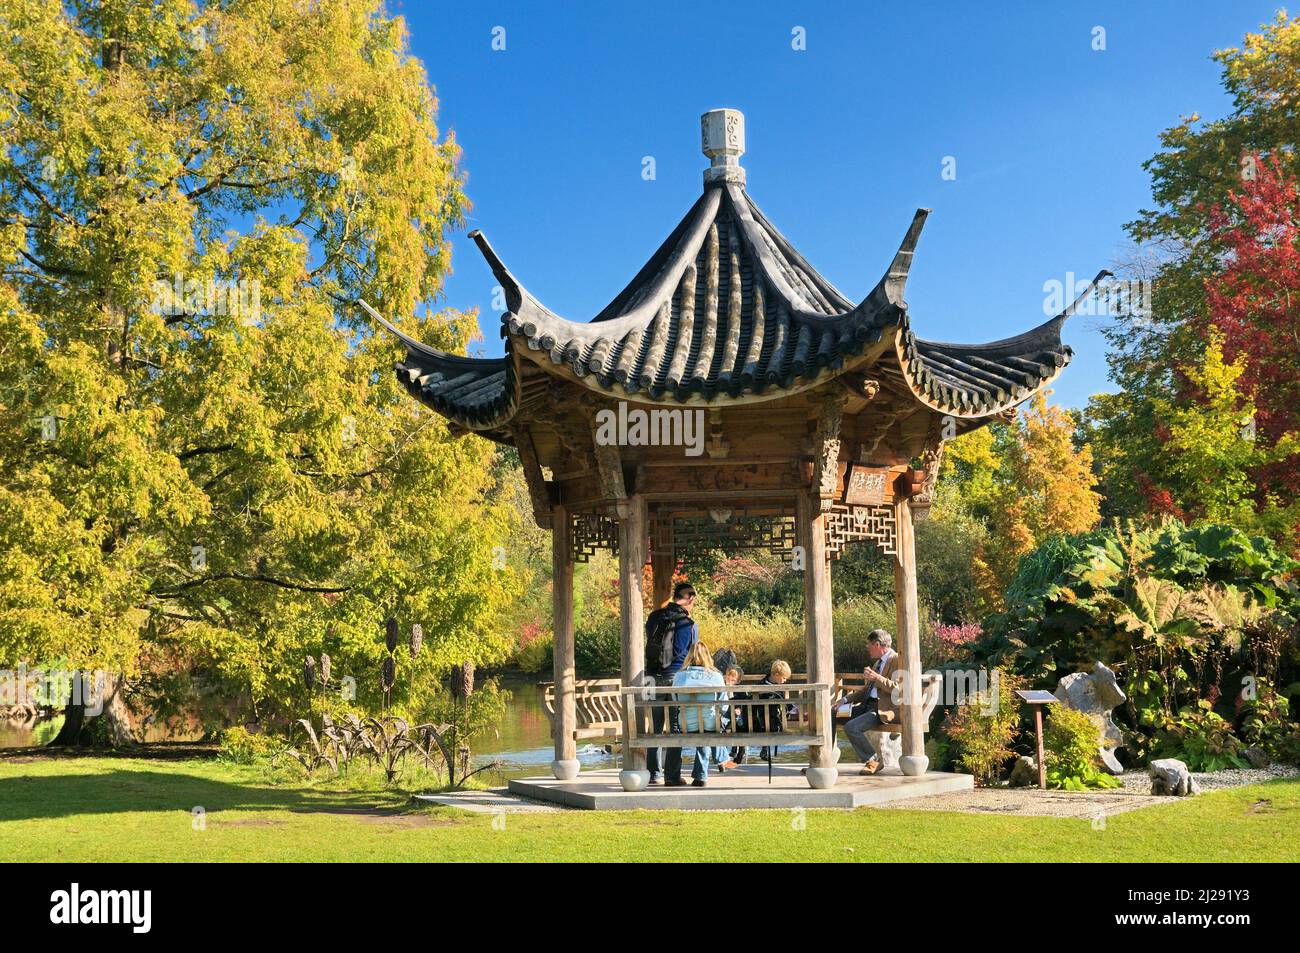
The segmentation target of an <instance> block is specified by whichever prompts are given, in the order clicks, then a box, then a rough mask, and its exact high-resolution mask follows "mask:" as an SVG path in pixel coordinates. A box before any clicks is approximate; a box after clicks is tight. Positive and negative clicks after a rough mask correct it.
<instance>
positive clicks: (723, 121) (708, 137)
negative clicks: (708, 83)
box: [700, 109, 745, 186]
mask: <svg viewBox="0 0 1300 953" xmlns="http://www.w3.org/2000/svg"><path fill="white" fill-rule="evenodd" d="M700 147H701V148H702V149H703V150H704V154H705V155H706V156H708V157H709V159H710V161H711V163H712V164H711V165H710V166H709V168H707V169H705V170H704V184H705V185H706V186H708V185H712V184H713V183H715V182H735V183H736V184H737V185H744V184H745V170H744V169H742V168H741V167H740V157H741V156H742V155H744V152H745V114H744V113H742V112H741V111H740V110H739V109H710V110H709V111H708V112H706V113H705V114H704V115H703V116H701V117H700Z"/></svg>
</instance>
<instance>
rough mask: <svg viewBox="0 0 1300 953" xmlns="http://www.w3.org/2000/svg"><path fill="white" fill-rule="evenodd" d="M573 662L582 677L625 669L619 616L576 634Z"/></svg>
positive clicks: (614, 673) (614, 672) (593, 676)
mask: <svg viewBox="0 0 1300 953" xmlns="http://www.w3.org/2000/svg"><path fill="white" fill-rule="evenodd" d="M573 663H574V666H575V668H576V669H577V672H578V677H579V678H595V677H597V676H601V675H617V674H618V673H619V671H620V670H621V669H622V667H623V635H622V633H621V632H620V630H619V622H618V616H612V617H606V618H604V619H601V620H600V621H599V622H597V623H596V624H595V625H593V626H591V627H590V628H584V629H581V630H579V631H578V632H576V633H574V637H573Z"/></svg>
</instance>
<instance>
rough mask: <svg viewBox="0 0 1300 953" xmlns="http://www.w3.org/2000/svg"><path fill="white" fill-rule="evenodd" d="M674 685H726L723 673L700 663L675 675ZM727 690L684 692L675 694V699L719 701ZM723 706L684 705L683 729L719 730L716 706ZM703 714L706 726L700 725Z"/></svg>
mask: <svg viewBox="0 0 1300 953" xmlns="http://www.w3.org/2000/svg"><path fill="white" fill-rule="evenodd" d="M673 684H674V685H683V686H692V685H717V686H718V687H719V688H721V687H723V686H724V685H726V682H725V681H723V678H722V673H721V672H719V671H718V670H717V669H708V668H701V667H700V666H698V665H692V666H691V667H690V668H684V669H682V670H681V671H680V672H678V673H677V674H676V675H674V676H673ZM726 697H727V693H726V692H699V693H696V692H683V693H681V694H678V695H674V696H673V700H674V701H679V702H708V701H718V700H720V699H723V698H726ZM720 707H721V706H716V705H715V706H710V707H708V708H704V709H699V708H696V707H694V706H692V705H683V706H682V709H681V711H682V719H681V725H682V730H683V731H717V729H718V720H717V717H716V712H715V711H714V709H715V708H720ZM701 714H702V715H703V723H704V727H703V728H701V727H700V722H701V718H700V716H701Z"/></svg>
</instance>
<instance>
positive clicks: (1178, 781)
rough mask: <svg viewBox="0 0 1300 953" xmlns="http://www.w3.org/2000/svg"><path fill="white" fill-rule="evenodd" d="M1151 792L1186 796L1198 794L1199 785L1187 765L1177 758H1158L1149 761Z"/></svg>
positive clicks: (1199, 790)
mask: <svg viewBox="0 0 1300 953" xmlns="http://www.w3.org/2000/svg"><path fill="white" fill-rule="evenodd" d="M1149 773H1150V774H1151V793H1152V794H1170V795H1173V796H1174V797H1186V796H1187V795H1189V794H1200V793H1201V786H1200V785H1199V784H1197V783H1196V779H1195V778H1193V777H1192V773H1191V772H1190V771H1188V770H1187V765H1185V764H1183V763H1182V762H1181V761H1179V760H1178V759H1177V758H1160V759H1158V760H1156V761H1152V762H1151V768H1150V772H1149Z"/></svg>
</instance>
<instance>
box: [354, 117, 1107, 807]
mask: <svg viewBox="0 0 1300 953" xmlns="http://www.w3.org/2000/svg"><path fill="white" fill-rule="evenodd" d="M702 133H703V148H704V153H705V155H706V156H708V157H709V158H710V159H711V165H710V166H709V168H708V169H706V170H705V173H704V189H703V194H702V195H701V196H700V198H699V200H698V201H696V203H695V204H694V206H693V207H692V208H691V209H690V211H689V212H687V214H686V217H685V218H683V219H682V221H681V223H680V224H679V225H678V226H677V227H676V228H675V229H674V230H673V232H672V234H670V235H669V236H668V238H667V239H666V240H665V241H664V243H663V244H662V245H660V246H659V248H658V250H657V251H655V253H654V254H653V255H652V256H651V257H650V260H649V261H647V262H646V264H645V266H644V267H643V268H642V269H641V270H640V271H639V272H638V273H637V274H636V276H635V277H633V278H632V280H631V281H630V282H629V283H628V285H627V287H626V288H624V289H623V290H622V291H620V292H619V293H618V294H617V295H615V297H614V299H613V300H612V301H610V303H609V304H608V305H607V306H606V307H605V308H604V309H603V310H602V311H601V312H600V313H599V314H596V315H595V316H593V317H591V318H590V319H589V320H586V321H579V320H573V319H570V318H566V317H561V316H560V315H559V314H557V313H555V312H554V311H552V310H550V309H549V308H547V307H546V306H545V305H543V304H542V303H541V302H540V301H538V300H537V299H536V298H535V297H533V295H532V294H530V293H529V291H528V289H527V288H526V287H525V286H524V285H523V284H522V283H521V282H520V281H519V279H517V278H516V277H515V275H514V274H513V273H512V272H511V271H510V270H509V269H508V268H507V267H506V265H505V263H504V262H503V261H502V259H501V258H500V257H499V256H498V255H497V253H496V251H495V250H494V249H493V248H492V246H491V245H490V244H488V241H487V238H486V237H485V236H484V235H483V233H482V232H481V231H474V232H472V233H471V237H472V238H473V240H474V241H475V242H476V243H477V245H478V247H479V249H480V250H481V251H482V253H483V255H484V257H485V258H486V259H487V262H488V264H489V266H490V267H491V269H492V272H493V274H494V275H495V276H496V279H497V281H498V282H499V283H500V286H501V289H502V290H503V292H504V296H505V301H506V305H507V311H506V312H505V314H504V315H503V317H502V329H501V330H502V336H503V337H504V339H505V354H504V356H503V357H498V358H470V357H462V356H458V355H454V354H448V353H444V352H441V351H438V350H435V349H433V348H430V347H428V346H426V345H424V344H422V343H420V342H419V341H416V340H414V339H412V338H410V337H409V336H407V335H404V334H402V333H401V332H400V331H398V330H397V329H396V328H394V327H393V326H392V325H390V324H388V322H383V323H384V324H385V326H386V327H388V329H389V330H390V331H391V332H392V333H393V334H395V335H396V336H397V337H398V338H399V339H400V340H401V342H402V344H404V345H405V349H406V353H405V357H404V359H403V360H401V361H400V362H399V363H398V364H397V373H398V375H399V378H400V380H401V382H402V383H403V384H404V385H405V387H406V388H407V389H408V390H409V392H410V394H411V396H412V397H414V398H416V399H417V400H419V401H421V402H422V403H424V404H425V405H427V406H428V407H430V408H432V409H433V410H435V411H437V412H438V413H439V414H441V415H442V416H444V417H446V418H447V420H448V421H449V422H450V425H451V426H452V427H453V428H454V430H456V431H458V432H460V433H464V434H471V433H472V434H477V435H479V436H481V437H486V438H487V439H490V440H495V441H497V442H499V443H503V444H509V445H511V446H513V447H515V448H516V449H517V450H518V454H519V460H520V462H521V464H522V466H523V470H524V475H525V477H526V478H527V484H528V489H529V493H530V497H531V503H532V510H533V516H534V518H535V519H536V520H537V522H538V523H539V524H540V525H541V526H543V527H547V528H549V529H550V530H551V533H552V549H553V565H554V597H553V610H554V634H555V641H554V656H555V675H554V677H555V689H554V692H555V731H554V741H555V761H554V763H553V765H552V767H553V771H554V773H555V776H556V777H557V778H561V779H567V778H573V777H574V776H576V775H577V773H578V766H579V762H578V760H577V755H576V742H575V728H576V721H575V705H574V697H575V672H574V661H573V588H572V582H573V566H574V563H575V562H576V561H583V560H585V559H586V558H588V556H590V554H591V553H592V552H593V551H594V549H595V548H597V547H607V548H610V549H613V550H616V551H617V553H618V557H619V563H620V598H621V613H622V683H623V686H624V701H625V709H626V708H627V707H630V706H629V705H628V703H630V702H632V701H633V699H634V696H635V694H636V691H637V689H638V686H640V685H641V684H642V679H643V674H644V673H643V669H644V660H643V654H644V635H643V608H642V607H643V593H642V588H643V583H642V579H643V567H644V564H645V563H646V562H647V561H649V562H650V563H651V567H652V573H651V577H652V579H653V601H654V603H655V604H657V605H659V604H663V603H664V602H666V601H667V600H668V598H669V596H670V593H671V587H672V574H673V570H674V566H675V561H674V547H680V546H683V545H686V544H688V543H689V544H691V545H701V544H704V545H710V546H716V547H717V548H719V549H724V550H725V549H731V550H735V549H755V548H761V549H766V550H769V551H773V552H777V553H780V554H782V555H784V556H785V557H787V558H789V559H794V560H795V561H796V563H795V564H796V565H800V564H801V565H802V567H803V574H804V592H805V597H806V598H805V607H806V609H805V612H806V619H805V634H806V644H807V683H808V686H809V688H810V689H814V691H813V693H812V696H813V700H812V705H811V709H812V711H811V715H812V717H811V718H810V719H809V720H808V724H809V726H810V727H809V729H808V731H809V735H808V737H807V738H806V739H805V740H806V742H807V744H808V748H809V762H810V766H809V770H808V771H807V777H808V780H809V783H810V784H811V785H812V786H813V787H815V788H823V787H827V786H829V785H832V784H834V783H835V781H836V777H837V774H836V769H835V763H836V761H837V752H836V751H835V749H834V746H833V745H832V743H831V738H832V730H833V722H832V720H831V718H832V715H831V712H830V706H831V696H830V691H829V686H830V685H831V683H832V682H833V681H834V678H835V674H834V659H833V651H832V633H831V589H830V563H831V561H832V560H833V559H835V558H836V557H837V556H838V555H839V554H840V553H841V552H842V551H843V549H844V547H845V544H846V543H848V542H850V541H853V540H870V541H871V542H872V543H874V544H875V545H876V546H878V547H880V549H881V550H883V551H884V552H885V553H886V554H888V555H889V557H890V558H891V559H892V562H893V565H894V583H895V601H896V605H897V633H896V645H897V647H898V648H899V650H900V652H901V656H902V669H903V670H904V671H905V672H906V673H907V677H906V679H905V683H904V684H905V691H904V694H903V698H902V703H903V705H902V708H903V717H902V720H901V733H902V750H903V757H902V758H901V760H900V767H901V768H902V771H903V773H904V774H905V775H922V774H924V773H925V772H926V768H927V759H926V757H925V749H924V729H925V726H924V724H923V723H922V709H921V704H920V698H919V686H920V684H921V671H922V666H921V658H920V651H919V648H920V641H919V621H918V620H919V615H918V607H917V595H916V567H915V556H914V548H913V522H914V521H917V520H920V519H923V518H924V516H925V514H926V513H927V511H928V508H929V505H930V500H931V494H932V493H933V490H934V483H935V478H936V476H937V473H938V469H939V462H940V457H941V454H942V452H943V446H944V442H945V440H949V439H952V438H953V437H955V436H958V435H959V434H962V433H965V432H966V431H969V430H972V429H974V428H977V427H982V426H984V425H985V424H987V423H989V422H991V421H995V420H999V419H1007V418H1008V417H1010V416H1013V415H1014V413H1015V409H1016V407H1017V406H1018V405H1019V404H1021V403H1022V402H1024V401H1026V400H1027V399H1029V398H1030V397H1032V396H1033V395H1035V394H1036V393H1038V392H1039V391H1040V390H1042V389H1043V388H1044V387H1046V386H1047V385H1049V384H1050V383H1051V382H1052V381H1053V380H1054V379H1055V378H1056V376H1057V375H1059V374H1060V373H1061V370H1062V369H1063V368H1064V367H1065V366H1066V364H1068V363H1069V361H1070V357H1071V351H1070V348H1069V347H1068V346H1066V345H1064V344H1063V343H1062V342H1061V328H1062V325H1063V324H1064V322H1065V320H1066V318H1067V317H1068V316H1069V314H1070V313H1071V312H1072V311H1073V310H1074V308H1075V307H1076V306H1077V305H1078V304H1079V301H1081V300H1082V299H1083V296H1081V297H1080V298H1079V299H1078V300H1076V301H1075V303H1074V304H1073V305H1071V306H1070V307H1069V308H1067V309H1066V310H1065V311H1064V312H1063V313H1062V314H1060V315H1059V316H1057V317H1055V318H1052V319H1051V320H1049V321H1047V322H1045V323H1043V324H1041V325H1039V326H1038V327H1036V328H1034V329H1033V330H1030V331H1027V332H1025V333H1023V334H1020V335H1017V336H1015V337H1010V338H1006V339H1004V340H1000V341H993V342H991V343H988V344H946V343H940V342H937V341H930V340H926V339H925V338H921V337H919V336H917V334H916V333H915V332H914V331H913V328H912V318H911V313H910V311H909V309H908V305H907V302H906V301H905V300H904V291H905V288H906V285H907V277H908V271H909V269H910V268H911V265H912V256H913V253H914V251H915V249H916V245H917V242H918V240H919V239H920V236H921V229H922V227H923V226H924V224H925V221H926V217H927V215H928V214H929V211H928V210H927V209H920V210H918V211H917V213H916V215H915V217H914V218H913V219H912V222H911V224H910V225H909V226H908V228H907V230H906V232H905V234H904V235H903V240H902V243H901V245H900V246H899V248H898V251H897V253H896V254H895V255H894V258H893V261H892V262H890V263H889V266H888V267H887V268H886V269H885V272H884V274H883V276H882V277H881V278H880V280H879V281H878V282H877V283H876V285H875V287H874V288H872V289H871V292H870V293H869V294H868V295H867V296H866V297H865V298H863V299H862V300H861V301H859V302H857V303H856V304H855V303H854V302H852V301H850V300H849V299H847V298H845V296H844V295H842V294H841V293H840V292H839V291H838V290H837V289H836V288H835V286H834V285H832V284H831V283H830V282H829V281H827V280H826V278H824V277H823V276H822V275H820V274H819V273H818V272H817V271H816V270H815V269H814V268H813V267H812V266H811V265H810V264H809V263H808V262H807V261H806V260H805V259H804V258H803V256H802V255H800V254H799V252H798V251H796V250H795V248H794V247H793V246H792V245H791V244H790V242H789V241H788V240H787V239H786V238H785V237H784V236H783V235H782V234H781V233H780V232H779V231H778V230H777V229H776V227H775V226H774V225H773V224H772V223H771V222H770V221H768V219H767V218H766V217H765V216H764V215H763V213H762V212H761V211H760V210H759V208H758V206H757V205H756V204H755V203H754V200H753V199H752V198H750V196H749V193H748V191H747V190H746V187H745V170H744V169H743V168H742V167H741V166H740V164H739V158H740V156H741V154H742V153H743V152H744V149H745V147H744V142H745V139H744V117H743V116H742V115H741V113H739V112H737V111H735V110H731V109H720V110H714V111H711V112H708V113H705V114H704V116H703V117H702ZM1099 277H1100V276H1099ZM1087 293H1088V292H1085V295H1086V294H1087ZM371 313H372V314H373V311H372V312H371ZM374 316H375V317H376V318H378V319H379V320H380V321H383V319H382V318H380V317H379V316H378V315H374ZM620 405H621V406H620ZM609 410H614V411H615V412H621V413H622V414H623V415H624V417H625V418H626V416H627V415H629V414H631V413H632V412H633V411H642V412H643V413H644V416H645V417H648V419H649V420H651V421H652V425H651V426H652V428H659V429H657V430H656V434H662V435H664V436H666V437H667V436H670V435H671V434H674V433H680V432H681V431H680V428H678V427H677V425H678V424H679V423H680V419H679V417H678V418H675V417H674V416H673V415H672V414H668V413H661V412H663V411H677V412H678V415H680V414H681V413H693V414H695V415H696V416H695V418H694V419H695V420H698V421H699V422H700V423H701V424H703V433H702V434H700V440H699V444H698V445H697V447H696V448H695V450H694V453H692V452H691V448H684V447H683V446H682V445H681V441H680V440H677V441H674V440H672V439H665V440H653V441H646V440H640V441H634V440H621V441H620V440H608V439H600V438H599V436H598V433H599V431H600V427H599V420H598V418H599V416H600V415H601V413H602V411H609ZM605 419H608V416H606V417H605ZM620 432H621V431H620ZM706 637H707V634H706ZM621 717H622V722H623V738H624V749H623V756H624V765H623V767H624V770H623V772H622V774H621V780H622V782H623V786H624V788H626V789H628V790H638V789H639V788H640V787H641V786H643V785H644V783H645V781H646V779H647V776H646V773H645V771H644V765H645V747H646V744H647V742H646V739H645V738H644V734H643V733H639V732H638V729H637V725H636V723H635V718H634V716H633V714H632V713H631V712H630V711H627V710H624V712H623V714H622V716H621ZM654 743H655V744H658V743H659V742H658V741H656V742H654ZM692 743H693V742H692Z"/></svg>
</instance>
